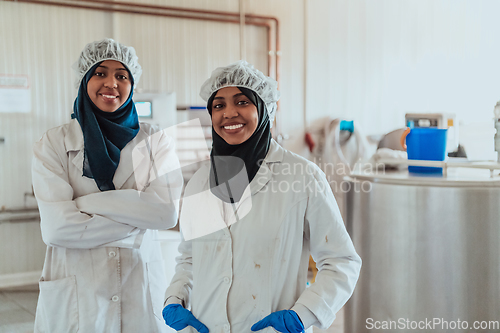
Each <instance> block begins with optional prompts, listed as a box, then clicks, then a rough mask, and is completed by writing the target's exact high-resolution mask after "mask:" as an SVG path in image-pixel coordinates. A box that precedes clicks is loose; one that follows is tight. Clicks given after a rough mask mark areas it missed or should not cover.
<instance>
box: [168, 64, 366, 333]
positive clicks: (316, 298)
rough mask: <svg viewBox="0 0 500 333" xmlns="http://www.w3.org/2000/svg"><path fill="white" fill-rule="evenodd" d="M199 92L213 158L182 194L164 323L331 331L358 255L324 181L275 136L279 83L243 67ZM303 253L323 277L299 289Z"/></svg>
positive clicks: (246, 332)
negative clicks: (208, 123)
mask: <svg viewBox="0 0 500 333" xmlns="http://www.w3.org/2000/svg"><path fill="white" fill-rule="evenodd" d="M200 95H201V97H202V98H203V99H204V100H205V101H207V109H208V112H209V113H210V115H211V119H212V139H213V141H212V151H211V153H210V160H209V161H207V163H206V164H204V165H202V167H201V168H200V169H199V170H198V171H197V172H196V173H195V174H194V175H193V177H192V178H191V180H190V181H189V183H188V184H187V185H186V190H185V192H184V197H183V201H182V210H181V214H180V225H181V231H182V237H183V240H182V242H181V244H180V245H179V252H180V253H181V256H180V257H178V258H177V263H178V264H177V268H176V274H175V275H174V277H173V278H172V281H171V283H170V287H169V288H168V289H167V292H166V294H165V295H166V303H165V304H166V306H165V308H164V309H163V318H164V319H165V322H166V323H167V325H169V326H170V327H172V328H174V329H175V330H177V331H181V330H182V332H184V331H185V329H186V328H187V327H188V326H192V327H194V328H193V329H191V328H187V331H189V332H196V331H197V332H200V333H208V332H238V333H252V332H256V331H259V332H262V333H267V332H282V333H303V332H304V331H305V332H307V333H312V330H313V329H312V326H313V325H316V326H318V327H320V328H327V327H329V326H330V325H331V324H332V322H333V320H334V319H335V313H336V312H337V311H339V309H340V308H341V307H342V306H343V305H344V303H345V302H346V301H347V300H348V299H349V297H350V295H351V293H352V291H353V289H354V285H355V284H356V280H357V278H358V275H359V269H360V266H361V259H360V258H359V256H358V255H357V254H356V251H355V249H354V247H353V245H352V242H351V239H350V238H349V235H348V234H347V231H346V229H345V227H344V222H343V221H342V217H341V215H340V211H339V209H338V206H337V203H336V202H335V198H334V196H333V193H332V191H331V189H330V186H329V184H328V181H327V179H326V177H325V175H324V174H323V173H322V172H321V171H320V170H319V168H318V167H317V166H316V165H315V164H314V163H312V162H310V161H307V160H305V159H303V158H302V157H299V156H297V155H295V154H292V153H291V152H289V151H287V150H285V149H283V148H282V147H280V146H279V145H278V143H276V141H274V140H273V139H272V137H271V124H272V120H273V118H274V114H275V112H276V106H277V105H276V102H277V101H278V99H279V97H280V93H279V91H278V87H277V83H276V81H275V80H274V79H272V78H270V77H267V76H265V75H264V74H263V73H262V72H260V71H258V70H257V69H255V68H254V67H253V66H252V65H250V64H249V63H247V62H246V61H239V62H236V63H234V64H231V65H228V66H225V67H220V68H217V69H215V70H214V71H213V72H212V75H211V77H210V78H209V79H208V80H207V81H205V83H204V84H203V85H202V88H201V93H200ZM290 166H299V167H297V168H295V167H293V172H292V171H290ZM276 184H278V185H279V186H277V189H274V188H275V187H276ZM310 254H311V255H312V257H313V258H314V260H315V261H316V263H317V267H318V269H319V271H318V273H317V278H316V282H315V283H314V284H313V285H311V286H310V287H309V288H307V289H306V281H307V267H308V265H309V255H310Z"/></svg>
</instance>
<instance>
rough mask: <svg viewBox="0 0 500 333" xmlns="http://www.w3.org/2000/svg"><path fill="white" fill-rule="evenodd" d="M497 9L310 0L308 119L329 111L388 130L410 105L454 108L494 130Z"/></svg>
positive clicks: (405, 0)
mask: <svg viewBox="0 0 500 333" xmlns="http://www.w3.org/2000/svg"><path fill="white" fill-rule="evenodd" d="M498 13H500V1H498V0H481V1H477V0H373V1H369V0H312V1H307V16H306V17H307V18H306V21H307V43H306V50H307V60H306V66H307V77H306V89H307V93H306V100H307V102H306V105H307V120H308V121H309V122H310V121H312V120H314V119H317V118H318V117H321V116H323V115H326V114H331V115H334V116H337V117H345V118H348V119H357V120H359V121H360V123H361V124H362V125H363V128H364V130H365V132H367V133H370V134H371V133H380V134H382V133H387V132H389V131H391V130H393V129H396V128H400V127H403V126H404V115H405V113H407V112H454V113H456V114H457V116H458V118H459V119H461V120H462V123H463V124H470V123H472V122H487V121H490V125H489V126H490V127H491V128H492V127H493V124H492V123H491V120H492V117H493V108H494V106H495V104H496V102H497V101H498V100H500V80H499V79H498V77H499V74H500V61H499V56H500V34H499V33H498V32H499V31H500V23H499V22H500V21H499V20H498ZM484 126H486V127H487V126H488V125H487V124H486V125H484ZM483 129H484V127H483ZM488 129H490V128H488ZM492 140H493V138H492V137H491V142H492Z"/></svg>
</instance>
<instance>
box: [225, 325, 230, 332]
mask: <svg viewBox="0 0 500 333" xmlns="http://www.w3.org/2000/svg"><path fill="white" fill-rule="evenodd" d="M224 331H226V332H227V331H229V325H228V324H224Z"/></svg>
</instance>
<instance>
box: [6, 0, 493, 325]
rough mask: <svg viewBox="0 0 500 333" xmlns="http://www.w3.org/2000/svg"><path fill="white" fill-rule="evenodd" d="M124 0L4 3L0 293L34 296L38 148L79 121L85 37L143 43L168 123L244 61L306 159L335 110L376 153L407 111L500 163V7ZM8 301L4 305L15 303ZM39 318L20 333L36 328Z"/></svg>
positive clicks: (145, 91) (406, 0) (466, 1)
mask: <svg viewBox="0 0 500 333" xmlns="http://www.w3.org/2000/svg"><path fill="white" fill-rule="evenodd" d="M121 3H122V5H121V6H116V7H113V6H112V5H111V4H107V5H104V6H101V5H100V4H99V1H95V2H92V1H62V0H48V1H45V2H44V3H42V2H39V1H37V0H32V1H0V188H1V191H0V292H1V291H2V290H7V291H9V290H23V288H24V287H26V288H27V289H29V288H32V289H33V286H35V290H36V284H37V282H38V279H39V277H40V272H41V269H42V265H43V260H44V256H45V244H43V242H42V240H41V236H40V226H39V219H38V216H37V211H36V207H37V205H36V200H35V198H34V196H33V193H32V183H31V171H30V170H31V159H32V146H33V144H34V142H36V141H37V140H38V139H39V138H40V137H41V135H42V134H43V133H44V132H46V131H47V130H48V129H50V128H53V127H56V126H59V125H61V124H64V123H66V122H68V121H69V120H70V116H71V113H72V107H73V102H74V99H75V97H76V94H77V90H76V89H75V87H74V80H75V76H74V74H73V70H72V65H73V63H74V62H75V61H76V59H77V58H78V56H79V54H80V52H81V50H82V49H83V47H84V46H85V44H87V43H89V42H91V41H95V40H99V39H102V38H105V37H110V38H113V39H115V40H117V41H119V42H121V43H123V44H125V45H131V46H133V47H134V48H135V49H136V52H137V55H138V57H139V63H140V64H141V66H142V68H143V74H142V77H141V80H140V82H139V84H138V86H137V89H136V96H142V98H143V100H145V101H146V100H148V98H149V99H151V100H153V99H155V98H157V99H161V98H160V97H161V96H164V97H165V96H166V97H165V98H166V99H165V101H164V102H161V103H160V102H158V103H160V104H157V106H156V108H155V104H154V103H156V102H154V103H153V109H152V110H153V111H152V112H153V116H152V118H151V119H150V120H149V121H151V122H155V123H158V124H159V125H160V126H162V127H163V128H167V127H169V126H174V125H176V124H179V123H181V122H182V121H186V120H188V119H192V118H193V116H191V115H190V113H189V112H193V114H200V111H199V110H198V111H197V110H193V111H190V110H191V109H195V108H196V107H203V106H205V103H204V101H203V100H202V99H201V97H200V96H199V89H200V86H201V84H202V83H203V82H204V81H205V79H206V78H208V77H209V75H210V73H211V71H212V70H213V69H215V68H216V67H219V66H224V65H227V64H229V63H232V62H235V61H237V60H239V59H245V60H247V61H248V62H250V63H252V64H254V65H255V67H256V68H258V69H259V70H261V71H262V72H264V73H265V74H267V75H269V76H271V77H273V78H276V79H278V82H279V90H280V92H281V99H280V102H279V111H278V114H277V117H276V124H275V127H274V129H273V131H274V132H273V134H274V137H275V138H279V142H280V144H281V145H283V146H284V147H285V148H287V149H289V150H291V151H293V152H295V153H297V154H300V155H304V156H306V155H307V152H308V146H307V144H306V142H305V140H304V136H305V133H306V132H307V131H308V129H309V128H310V126H312V125H314V124H315V122H316V123H317V121H318V120H321V119H323V118H324V117H330V118H332V119H335V118H341V119H343V120H348V121H351V120H353V121H354V126H355V127H356V129H357V130H359V131H360V133H362V134H363V136H364V137H365V138H366V140H367V142H368V144H369V146H370V152H371V153H374V152H375V150H376V147H377V143H376V138H380V137H381V136H383V135H384V134H387V133H389V132H391V131H393V130H396V129H400V128H403V127H404V126H405V114H407V113H447V114H449V113H452V114H454V116H455V118H454V121H455V127H456V128H459V129H460V138H461V141H460V143H461V144H462V145H463V146H465V149H466V151H469V152H470V153H471V154H476V155H477V159H478V160H490V161H491V160H495V161H496V155H495V147H494V140H493V138H494V134H495V131H494V124H493V109H494V107H495V105H496V103H497V101H499V100H500V79H499V78H500V57H499V55H500V23H499V22H500V21H499V20H498V13H500V1H497V0H480V1H477V0H134V1H131V0H130V1H128V0H121ZM65 4H71V5H79V6H81V8H77V7H75V6H65ZM123 4H125V5H123ZM126 4H133V5H135V6H134V7H127V6H126ZM141 5H154V6H166V7H167V6H168V7H174V8H185V9H189V10H198V11H211V12H219V14H218V15H216V14H209V13H203V12H201V13H195V12H182V11H175V10H168V9H165V10H151V9H148V8H147V6H142V7H141ZM113 8H116V9H120V8H121V9H124V8H126V9H130V10H133V11H136V13H132V12H127V11H119V10H116V11H112V9H113ZM152 12H154V13H153V14H154V15H153V14H152ZM220 13H222V14H220ZM224 13H233V14H235V15H232V16H231V15H224ZM236 14H238V15H236ZM245 17H246V19H245ZM207 18H212V19H207ZM213 18H217V19H213ZM224 20H226V21H227V22H224ZM243 22H244V24H243ZM159 96H160V97H159ZM136 98H137V97H136ZM196 112H198V113H196ZM201 113H203V112H201ZM202 123H203V121H202ZM492 156H493V157H492ZM497 204H498V203H497ZM496 220H498V216H497V218H496ZM492 230H498V227H496V229H492ZM497 241H498V238H497V239H496V240H495V242H497ZM495 244H496V245H495V246H496V247H494V248H495V249H498V248H499V247H498V243H495ZM497 255H498V253H497ZM172 260H173V259H172ZM496 262H497V261H496ZM497 268H498V266H497ZM496 274H498V272H497V273H496ZM497 276H498V275H497ZM495 288H496V289H494V290H499V287H498V284H496V287H495ZM5 295H7V294H4V293H2V294H0V301H1V302H3V303H4V304H7V303H9V302H10V303H12V302H14V303H15V300H13V299H12V296H10V297H11V298H9V296H8V295H7V296H5ZM28 303H29V301H28ZM19 304H23V303H22V301H20V302H19ZM30 304H31V303H30ZM489 304H493V303H489ZM494 304H495V306H500V305H499V304H498V302H497V303H494ZM2 307H3V305H0V310H2V309H3V308H2ZM26 307H27V308H29V309H31V308H30V307H32V305H29V306H26ZM31 311H32V310H31ZM494 311H496V312H495V313H498V311H499V310H498V308H497V309H495V310H494ZM27 312H30V311H27ZM3 314H4V315H2V312H0V332H17V331H15V330H14V328H13V327H14V326H13V325H16V324H19V323H15V322H12V320H13V319H12V316H11V314H7V312H4V313H3ZM28 317H29V315H28ZM33 319H34V317H33ZM33 319H31V320H33ZM491 319H493V318H491ZM499 319H500V318H496V320H499ZM9 320H10V321H9ZM22 320H25V319H22ZM22 320H21V321H22ZM29 320H30V319H29V318H28V319H26V321H27V322H28V324H23V325H25V326H22V325H21V326H22V327H23V328H22V329H24V330H20V331H18V332H32V331H30V328H29V325H32V323H31V324H29ZM340 321H342V319H340ZM2 325H3V326H2ZM9 325H10V326H9ZM21 326H19V327H21ZM2 327H3V328H2ZM342 331H343V330H342V327H340V328H338V327H337V328H336V331H335V332H342ZM318 332H319V331H318ZM332 332H333V331H332ZM346 332H347V331H346Z"/></svg>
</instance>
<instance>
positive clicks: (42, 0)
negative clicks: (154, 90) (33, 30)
mask: <svg viewBox="0 0 500 333" xmlns="http://www.w3.org/2000/svg"><path fill="white" fill-rule="evenodd" d="M4 1H12V2H25V3H38V4H43V5H49V6H60V7H69V8H79V9H90V10H102V11H106V12H118V13H127V14H142V15H152V16H163V17H173V18H184V19H193V20H204V21H212V22H225V23H234V24H239V23H240V22H239V21H237V20H230V19H221V18H213V17H207V16H192V15H176V14H170V13H158V12H150V11H136V10H131V9H120V8H108V7H101V6H88V5H81V4H77V3H75V2H80V3H81V2H82V1H77V0H69V1H70V2H72V3H69V2H54V1H48V0H4ZM84 1H85V2H89V3H94V4H101V5H112V6H114V7H116V6H129V7H136V8H142V9H144V8H147V9H155V10H170V11H181V12H190V13H198V14H210V15H223V16H239V14H238V13H229V12H216V11H207V10H196V9H189V8H185V9H184V8H176V7H168V6H156V5H148V4H135V3H127V2H118V1H117V2H114V1H106V0H84ZM245 18H249V19H250V20H245V21H246V22H245V23H246V24H250V25H254V26H262V27H266V28H267V38H268V61H267V62H268V65H267V70H268V75H270V76H271V75H272V74H271V73H272V53H273V51H272V43H271V25H270V24H269V23H264V22H255V21H252V20H251V19H272V20H274V21H275V22H276V23H277V22H278V21H277V19H276V18H273V17H265V16H258V15H245ZM276 27H277V25H276ZM278 38H279V37H278V36H276V40H277V41H278V40H279V39H278ZM276 67H278V66H276ZM278 75H279V72H278V71H276V80H277V81H278Z"/></svg>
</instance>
